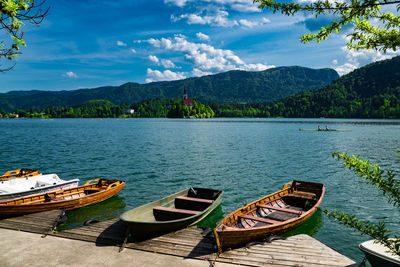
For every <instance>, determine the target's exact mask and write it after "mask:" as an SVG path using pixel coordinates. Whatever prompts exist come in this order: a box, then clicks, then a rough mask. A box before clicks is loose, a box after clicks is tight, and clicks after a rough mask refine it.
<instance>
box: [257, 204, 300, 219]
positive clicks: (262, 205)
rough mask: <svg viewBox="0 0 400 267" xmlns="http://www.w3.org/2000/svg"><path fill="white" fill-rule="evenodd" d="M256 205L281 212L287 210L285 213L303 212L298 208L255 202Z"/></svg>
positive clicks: (298, 213) (297, 213)
mask: <svg viewBox="0 0 400 267" xmlns="http://www.w3.org/2000/svg"><path fill="white" fill-rule="evenodd" d="M257 207H260V208H266V209H270V210H276V211H282V212H287V213H293V214H296V215H299V216H300V215H301V214H302V213H303V212H302V211H299V210H294V209H288V208H281V207H276V206H271V205H265V204H257Z"/></svg>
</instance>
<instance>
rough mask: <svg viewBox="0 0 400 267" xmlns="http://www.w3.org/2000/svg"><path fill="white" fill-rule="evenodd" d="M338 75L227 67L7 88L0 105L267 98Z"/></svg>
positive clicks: (277, 97)
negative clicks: (75, 86)
mask: <svg viewBox="0 0 400 267" xmlns="http://www.w3.org/2000/svg"><path fill="white" fill-rule="evenodd" d="M338 77H339V76H338V74H337V73H336V71H334V70H332V69H319V70H315V69H309V68H304V67H279V68H274V69H268V70H265V71H260V72H247V71H229V72H225V73H220V74H216V75H209V76H204V77H199V78H189V79H185V80H179V81H170V82H155V83H149V84H138V83H126V84H123V85H121V86H105V87H100V88H95V89H80V90H73V91H54V92H53V91H13V92H9V93H5V94H0V110H5V111H13V110H16V109H31V108H39V109H41V108H45V107H56V106H58V107H60V106H64V107H65V106H76V105H79V104H82V103H84V102H87V101H90V100H108V101H110V102H112V103H113V104H115V105H121V104H127V105H130V104H132V103H139V102H141V101H144V100H149V99H157V98H160V99H172V98H178V97H181V96H182V92H183V88H184V87H185V86H186V88H187V90H188V93H189V97H190V98H193V99H196V100H198V101H201V102H208V103H227V102H240V103H261V104H271V103H275V102H277V101H279V100H282V99H284V98H285V97H288V96H291V95H294V94H296V93H299V92H303V91H306V90H317V89H319V88H321V87H322V86H325V85H327V84H329V83H331V82H332V81H333V80H335V79H337V78H338Z"/></svg>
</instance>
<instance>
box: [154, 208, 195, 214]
mask: <svg viewBox="0 0 400 267" xmlns="http://www.w3.org/2000/svg"><path fill="white" fill-rule="evenodd" d="M153 210H155V211H166V212H171V213H179V214H180V213H182V214H190V215H196V214H199V213H201V211H195V210H184V209H175V208H167V207H163V206H157V207H154V208H153Z"/></svg>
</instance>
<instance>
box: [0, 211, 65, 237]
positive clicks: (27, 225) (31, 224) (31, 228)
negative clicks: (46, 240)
mask: <svg viewBox="0 0 400 267" xmlns="http://www.w3.org/2000/svg"><path fill="white" fill-rule="evenodd" d="M63 214H64V211H62V210H50V211H45V212H40V213H33V214H28V215H24V216H18V217H12V218H8V219H3V220H0V227H1V228H6V229H11V230H17V231H24V232H30V233H37V234H48V233H50V232H52V230H53V228H54V227H55V226H56V225H57V222H58V220H59V219H60V218H61V216H63Z"/></svg>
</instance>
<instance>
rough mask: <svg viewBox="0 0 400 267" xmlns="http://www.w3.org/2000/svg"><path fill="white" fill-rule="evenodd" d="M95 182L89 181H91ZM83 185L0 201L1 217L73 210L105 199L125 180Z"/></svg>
mask: <svg viewBox="0 0 400 267" xmlns="http://www.w3.org/2000/svg"><path fill="white" fill-rule="evenodd" d="M93 181H94V182H95V183H91V184H90V183H89V182H93ZM89 182H88V183H89V184H88V183H86V184H85V185H83V186H78V187H74V188H70V189H66V190H61V191H55V192H49V193H45V194H39V195H33V196H28V197H23V198H17V199H12V200H7V201H2V202H0V217H1V218H5V217H12V216H19V215H24V214H29V213H35V212H42V211H48V210H54V209H64V210H73V209H77V208H81V207H85V206H89V205H92V204H96V203H99V202H101V201H104V200H106V199H108V198H110V197H112V196H114V195H116V194H118V192H119V191H121V190H122V188H123V187H124V186H125V182H123V181H118V180H107V179H96V180H92V181H89Z"/></svg>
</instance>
